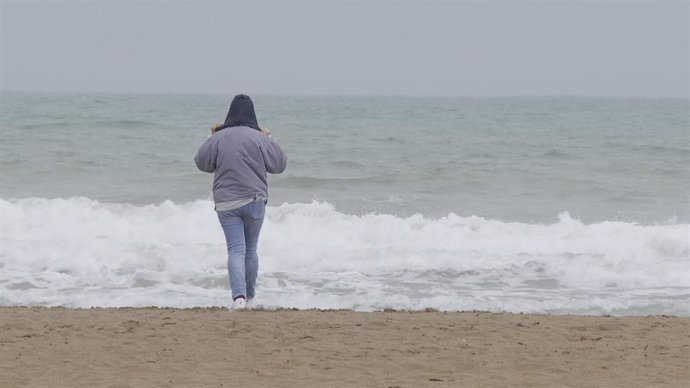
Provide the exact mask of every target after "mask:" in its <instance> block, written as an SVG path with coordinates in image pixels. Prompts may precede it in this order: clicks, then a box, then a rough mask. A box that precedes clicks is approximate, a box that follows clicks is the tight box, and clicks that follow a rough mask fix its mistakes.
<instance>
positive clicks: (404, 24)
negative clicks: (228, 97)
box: [0, 0, 690, 97]
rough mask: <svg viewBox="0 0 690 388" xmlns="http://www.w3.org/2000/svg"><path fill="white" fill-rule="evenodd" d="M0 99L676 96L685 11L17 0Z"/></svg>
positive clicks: (684, 74)
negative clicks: (81, 95) (91, 95)
mask: <svg viewBox="0 0 690 388" xmlns="http://www.w3.org/2000/svg"><path fill="white" fill-rule="evenodd" d="M0 12H1V14H2V16H1V17H2V26H1V38H0V44H1V47H0V89H1V90H4V91H8V90H12V91H46V92H75V91H76V92H135V93H138V92H145V93H146V92H154V93H158V92H164V93H167V92H196V93H230V94H233V93H236V92H240V91H241V92H245V93H251V94H348V95H349V94H386V95H460V96H503V95H566V94H567V95H588V96H655V97H656V96H672V97H687V96H688V89H689V77H688V68H689V67H690V66H689V63H688V62H689V61H688V57H689V46H688V39H689V38H688V33H689V31H688V24H689V12H688V2H685V1H677V2H651V1H650V2H636V3H628V2H611V1H603V2H567V1H550V2H522V3H518V4H515V3H509V2H484V3H471V2H456V3H448V2H443V3H441V2H428V1H425V2H417V3H412V2H404V3H403V2H376V3H364V2H362V3H360V2H336V3H334V2H328V3H320V2H319V3H317V2H286V1H282V2H261V3H247V2H190V1H187V2H174V3H163V2H160V1H159V2H135V1H132V2H103V1H101V2H95V3H94V2H55V1H53V2H15V1H6V0H2V3H1V8H0Z"/></svg>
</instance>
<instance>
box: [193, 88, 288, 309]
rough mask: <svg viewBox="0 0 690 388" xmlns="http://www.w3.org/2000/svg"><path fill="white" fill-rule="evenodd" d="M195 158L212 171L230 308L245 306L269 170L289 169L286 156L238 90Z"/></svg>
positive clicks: (254, 268)
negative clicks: (260, 123) (224, 248)
mask: <svg viewBox="0 0 690 388" xmlns="http://www.w3.org/2000/svg"><path fill="white" fill-rule="evenodd" d="M194 162H196V166H197V167H198V168H199V170H201V171H204V172H209V173H213V174H214V175H213V200H214V202H215V210H216V212H217V214H218V219H219V220H220V225H221V227H222V228H223V233H225V241H226V243H227V248H228V274H229V278H230V288H231V290H232V300H233V302H232V308H233V309H243V308H245V307H246V305H247V302H249V303H251V301H252V298H254V295H255V291H256V290H255V287H256V277H257V273H258V270H259V257H258V255H257V252H256V249H257V245H258V242H259V232H260V231H261V226H262V224H263V221H264V211H265V207H266V203H267V201H268V182H267V177H266V173H271V174H280V173H282V172H283V171H285V167H286V166H287V157H286V156H285V153H284V152H283V150H282V149H281V148H280V146H279V145H278V143H277V142H276V140H275V139H273V136H272V135H271V131H269V130H267V129H262V128H260V127H259V124H258V123H257V120H256V113H255V112H254V103H253V102H252V100H251V99H250V98H249V96H246V95H244V94H239V95H237V96H235V98H234V99H233V100H232V103H231V104H230V110H229V112H228V115H227V117H226V118H225V123H224V124H222V125H221V124H214V125H213V127H211V136H210V137H209V138H208V139H207V140H206V141H205V142H204V144H202V145H201V147H200V148H199V151H198V152H197V154H196V157H195V158H194Z"/></svg>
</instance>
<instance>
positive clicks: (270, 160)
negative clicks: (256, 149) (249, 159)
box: [261, 132, 287, 174]
mask: <svg viewBox="0 0 690 388" xmlns="http://www.w3.org/2000/svg"><path fill="white" fill-rule="evenodd" d="M264 133H265V132H264ZM262 143H263V144H262V146H261V153H262V154H263V157H264V163H265V164H266V171H267V172H270V173H271V174H280V173H281V172H283V171H285V167H287V156H286V155H285V152H283V150H282V149H281V148H280V145H278V142H277V141H275V139H273V137H272V136H270V135H267V136H264V137H263V141H262Z"/></svg>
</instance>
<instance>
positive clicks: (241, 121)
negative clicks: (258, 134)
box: [217, 94, 261, 131]
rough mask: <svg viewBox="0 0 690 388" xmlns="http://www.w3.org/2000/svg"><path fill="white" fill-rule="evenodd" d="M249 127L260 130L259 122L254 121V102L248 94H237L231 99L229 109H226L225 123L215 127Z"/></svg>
mask: <svg viewBox="0 0 690 388" xmlns="http://www.w3.org/2000/svg"><path fill="white" fill-rule="evenodd" d="M240 126H242V127H249V128H254V129H256V130H257V131H260V130H261V128H259V123H258V122H257V121H256V113H255V112H254V103H253V102H252V99H251V98H249V96H247V95H245V94H238V95H236V96H235V98H233V99H232V103H231V104H230V110H229V111H228V115H227V117H225V123H224V124H223V125H222V126H221V127H220V128H218V129H217V131H220V130H221V129H225V128H229V127H240Z"/></svg>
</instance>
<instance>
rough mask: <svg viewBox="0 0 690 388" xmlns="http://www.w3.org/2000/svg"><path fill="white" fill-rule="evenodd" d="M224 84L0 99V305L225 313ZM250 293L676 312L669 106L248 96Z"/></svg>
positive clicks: (688, 238)
mask: <svg viewBox="0 0 690 388" xmlns="http://www.w3.org/2000/svg"><path fill="white" fill-rule="evenodd" d="M231 98H232V96H223V95H112V94H111V95H100V94H82V95H67V94H25V93H3V94H1V95H0V102H1V104H0V305H39V306H68V307H91V306H101V307H114V306H175V307H191V306H228V305H229V303H230V295H229V289H228V279H227V269H226V252H225V241H224V238H223V234H222V231H221V229H220V226H219V224H218V220H217V218H216V216H215V213H214V211H213V204H212V202H211V200H210V196H211V188H210V186H211V181H212V176H211V175H209V174H205V173H202V172H200V171H198V170H197V169H196V167H195V165H194V162H193V157H194V155H195V153H196V150H197V148H198V146H199V145H200V144H201V143H202V142H203V141H204V140H205V139H206V137H207V136H208V134H209V133H210V126H211V124H213V123H214V122H221V121H222V120H223V119H224V117H225V114H226V112H227V107H228V104H229V102H230V100H231ZM253 98H254V101H255V105H256V110H257V115H258V117H259V123H260V124H261V125H262V126H265V127H268V128H270V129H271V130H272V131H273V133H274V135H275V136H276V137H277V138H278V141H279V142H280V144H281V145H282V147H283V148H284V150H285V151H286V153H287V154H288V159H289V162H288V169H287V171H286V172H285V173H284V174H282V175H279V176H271V177H270V178H269V181H270V185H271V187H270V199H269V207H268V209H267V214H266V220H265V223H264V228H263V230H262V236H261V240H260V245H259V255H260V274H259V285H258V291H257V302H258V304H260V305H263V306H265V307H266V308H277V307H297V308H352V309H355V310H361V311H371V310H379V309H385V308H394V309H412V310H419V309H425V308H436V309H440V310H449V311H456V310H489V311H510V312H529V313H535V312H537V313H573V314H612V315H647V314H674V315H682V316H690V204H689V200H690V113H689V112H690V108H689V102H688V100H684V99H641V98H636V99H633V98H628V99H626V98H583V97H539V98H536V97H534V98H533V97H514V98H428V97H426V98H421V97H420V98H417V97H276V96H253Z"/></svg>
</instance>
